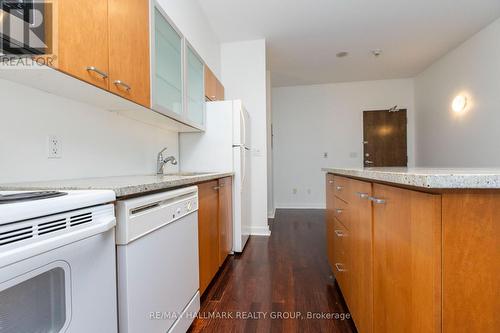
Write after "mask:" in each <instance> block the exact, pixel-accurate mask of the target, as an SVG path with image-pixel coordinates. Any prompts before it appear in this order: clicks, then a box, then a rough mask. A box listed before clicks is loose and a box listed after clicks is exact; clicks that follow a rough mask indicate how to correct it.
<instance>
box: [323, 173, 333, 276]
mask: <svg viewBox="0 0 500 333" xmlns="http://www.w3.org/2000/svg"><path fill="white" fill-rule="evenodd" d="M333 210H334V192H333V175H332V174H327V175H326V221H325V224H326V244H327V255H328V263H329V264H330V266H331V267H332V268H333V267H335V260H334V257H333V254H334V252H335V250H334V248H335V243H334V242H335V237H334V236H335V232H334V230H335V227H334V213H333Z"/></svg>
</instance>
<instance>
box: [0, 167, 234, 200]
mask: <svg viewBox="0 0 500 333" xmlns="http://www.w3.org/2000/svg"><path fill="white" fill-rule="evenodd" d="M233 175H234V173H232V172H218V173H217V172H213V173H202V172H200V173H175V174H165V175H133V176H115V177H99V178H82V179H68V180H52V181H43V182H26V183H24V182H23V183H11V184H0V190H2V191H11V190H12V191H24V190H27V191H31V190H112V191H114V192H115V194H116V197H117V198H119V197H126V196H131V195H140V194H145V193H148V192H155V191H161V190H166V189H169V188H174V187H180V186H189V185H193V184H196V183H200V182H204V181H208V180H213V179H218V178H223V177H228V176H233Z"/></svg>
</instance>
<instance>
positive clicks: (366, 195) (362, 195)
mask: <svg viewBox="0 0 500 333" xmlns="http://www.w3.org/2000/svg"><path fill="white" fill-rule="evenodd" d="M358 195H359V197H360V198H361V199H368V198H369V197H370V196H369V195H368V193H363V192H358Z"/></svg>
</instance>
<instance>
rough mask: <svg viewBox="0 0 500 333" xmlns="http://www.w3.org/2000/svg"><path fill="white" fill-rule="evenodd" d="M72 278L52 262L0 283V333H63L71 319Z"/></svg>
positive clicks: (64, 266) (61, 265)
mask: <svg viewBox="0 0 500 333" xmlns="http://www.w3.org/2000/svg"><path fill="white" fill-rule="evenodd" d="M70 281H71V274H70V267H69V265H68V264H67V263H66V262H64V261H55V262H52V263H50V264H48V265H45V266H42V267H39V268H36V269H33V270H31V271H28V272H26V273H24V274H21V275H18V276H15V277H12V278H11V279H9V280H7V281H2V282H1V283H0V331H1V332H5V333H7V332H9V333H10V332H12V333H14V332H64V331H66V329H67V327H68V325H69V322H70V319H71V298H70V295H71V285H70Z"/></svg>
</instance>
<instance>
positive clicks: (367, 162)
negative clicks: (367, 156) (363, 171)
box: [365, 160, 374, 164]
mask: <svg viewBox="0 0 500 333" xmlns="http://www.w3.org/2000/svg"><path fill="white" fill-rule="evenodd" d="M373 163H374V162H373V161H369V160H366V161H365V164H373Z"/></svg>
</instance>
